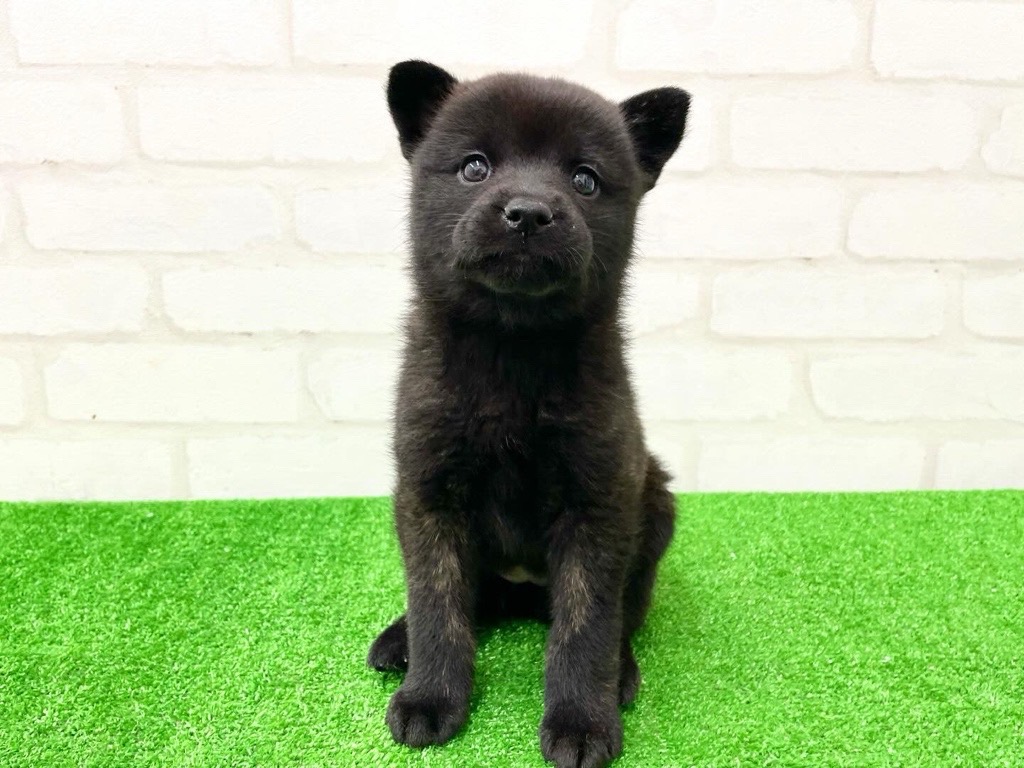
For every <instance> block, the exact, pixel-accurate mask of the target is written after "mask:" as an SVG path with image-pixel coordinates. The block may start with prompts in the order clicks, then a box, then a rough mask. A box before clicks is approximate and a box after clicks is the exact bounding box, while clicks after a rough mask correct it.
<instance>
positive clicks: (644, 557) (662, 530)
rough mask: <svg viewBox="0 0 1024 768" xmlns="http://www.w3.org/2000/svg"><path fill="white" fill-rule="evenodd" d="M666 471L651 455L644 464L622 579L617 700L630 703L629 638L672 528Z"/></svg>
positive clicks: (633, 668)
mask: <svg viewBox="0 0 1024 768" xmlns="http://www.w3.org/2000/svg"><path fill="white" fill-rule="evenodd" d="M668 480H669V476H668V473H667V472H665V470H664V469H662V467H661V465H660V464H659V463H658V460H657V459H655V458H654V457H653V456H652V457H650V460H649V462H648V465H647V478H646V480H645V482H644V492H643V501H642V504H643V527H642V528H641V533H640V549H639V551H638V552H637V555H636V560H635V561H634V563H633V567H632V569H631V570H630V574H629V578H628V579H627V581H626V589H625V592H624V594H623V601H622V609H623V616H622V647H621V652H620V660H619V703H620V704H622V705H623V706H625V705H628V704H630V703H631V702H632V701H633V698H634V697H635V696H636V692H637V689H638V688H639V687H640V668H639V667H638V666H637V663H636V657H635V656H634V655H633V646H632V645H631V644H630V638H631V637H632V636H633V633H634V632H636V631H637V630H638V629H639V628H640V627H641V625H642V624H643V623H644V618H645V617H646V616H647V610H648V608H650V605H651V592H652V591H653V589H654V578H655V576H656V575H657V570H658V561H659V560H661V556H662V555H664V554H665V550H666V549H667V548H668V545H669V542H670V541H671V540H672V533H673V531H674V530H675V519H676V506H675V499H674V498H673V496H672V494H671V493H669V491H668V488H667V487H666V486H667V483H668Z"/></svg>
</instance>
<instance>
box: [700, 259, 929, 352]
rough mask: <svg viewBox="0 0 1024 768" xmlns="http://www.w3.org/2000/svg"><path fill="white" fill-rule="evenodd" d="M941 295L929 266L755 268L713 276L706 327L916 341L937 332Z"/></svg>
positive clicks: (740, 333)
mask: <svg viewBox="0 0 1024 768" xmlns="http://www.w3.org/2000/svg"><path fill="white" fill-rule="evenodd" d="M945 298H946V292H945V288H944V286H943V284H942V280H941V278H940V277H939V276H938V275H936V274H935V273H934V272H931V271H929V272H914V273H896V274H892V273H865V271H864V270H863V269H855V268H847V267H820V266H817V265H816V266H807V267H804V266H799V267H787V268H784V269H779V268H767V267H755V268H752V269H745V270H738V271H730V272H723V273H721V274H719V275H718V276H717V277H716V278H715V282H714V292H713V295H712V308H711V329H712V330H714V331H717V332H718V333H722V334H726V335H730V336H748V337H791V338H831V337H847V338H886V337H890V338H913V339H923V338H927V337H929V336H935V335H937V334H938V333H939V332H940V331H941V330H942V326H943V316H944V305H945Z"/></svg>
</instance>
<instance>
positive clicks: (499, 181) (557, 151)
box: [388, 62, 688, 325]
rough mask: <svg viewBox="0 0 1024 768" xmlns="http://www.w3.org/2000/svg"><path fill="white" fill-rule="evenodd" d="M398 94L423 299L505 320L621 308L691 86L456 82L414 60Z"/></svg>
mask: <svg viewBox="0 0 1024 768" xmlns="http://www.w3.org/2000/svg"><path fill="white" fill-rule="evenodd" d="M388 99H389V105H390V106H391V111H392V115H393V116H394V118H395V123H396V125H397V126H398V129H399V138H400V141H401V144H402V150H403V153H404V154H405V155H406V157H407V158H408V159H409V160H410V162H411V166H412V173H413V190H412V208H411V222H410V223H411V233H412V238H413V246H414V274H415V278H416V283H417V288H418V290H419V293H420V296H421V298H423V299H425V300H427V301H433V302H443V304H444V306H445V307H447V308H448V309H449V310H450V311H452V312H454V313H456V314H457V315H459V316H460V317H462V318H464V319H469V320H476V321H498V322H501V323H502V324H504V325H543V324H547V323H556V322H560V321H564V320H566V319H568V318H571V317H574V316H579V315H582V314H584V313H586V312H588V311H593V310H595V309H599V308H601V307H606V308H607V307H611V308H612V309H614V307H615V305H616V302H617V301H618V296H619V292H620V287H621V282H622V276H623V273H624V271H625V268H626V264H627V261H628V258H629V255H630V250H631V246H632V241H633V225H634V220H635V216H636V210H637V205H638V204H639V201H640V198H641V196H642V195H643V193H644V192H645V191H646V190H647V189H649V188H650V187H651V186H652V185H653V183H654V181H655V179H656V178H657V175H658V173H659V172H660V170H661V166H662V165H663V164H664V162H665V160H667V159H668V157H669V156H670V155H671V154H672V152H673V151H674V150H675V148H676V146H677V145H678V143H679V140H680V138H681V135H682V131H683V123H684V121H685V115H686V107H687V102H688V99H687V97H686V95H685V94H684V93H683V92H682V91H678V90H675V89H662V90H661V91H653V92H648V93H647V94H641V96H639V97H634V99H632V100H630V101H629V102H625V103H624V104H623V105H616V104H613V103H612V102H609V101H606V100H605V99H603V98H601V97H600V96H598V95H597V94H595V93H593V92H591V91H589V90H587V89H584V88H581V87H579V86H575V85H572V84H570V83H567V82H564V81H561V80H546V79H540V78H534V77H527V76H521V75H496V76H492V77H488V78H484V79H481V80H477V81H473V82H468V83H457V82H456V81H455V80H454V78H452V77H451V76H450V75H448V74H447V73H446V72H444V71H443V70H440V69H438V68H437V67H434V66H433V65H429V64H425V63H423V62H406V63H404V64H400V65H398V66H396V67H395V68H394V69H393V70H392V74H391V79H390V81H389V88H388ZM636 100H645V101H643V103H640V102H638V101H636ZM638 137H639V139H640V140H642V141H643V142H645V143H644V144H642V145H641V144H638Z"/></svg>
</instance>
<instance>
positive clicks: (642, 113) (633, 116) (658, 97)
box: [619, 88, 690, 187]
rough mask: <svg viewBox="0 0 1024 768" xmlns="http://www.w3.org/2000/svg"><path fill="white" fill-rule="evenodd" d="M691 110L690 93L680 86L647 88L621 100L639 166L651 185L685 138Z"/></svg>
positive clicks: (621, 109) (622, 110)
mask: <svg viewBox="0 0 1024 768" xmlns="http://www.w3.org/2000/svg"><path fill="white" fill-rule="evenodd" d="M689 110H690V94H688V93H687V92H686V91H684V90H682V89H680V88H656V89H654V90H653V91H644V92H643V93H638V94H637V95H636V96H633V97H632V98H629V99H626V100H625V101H624V102H622V103H621V104H619V111H621V112H622V116H623V117H624V118H625V119H626V127H627V128H628V129H629V135H630V136H631V137H632V139H633V146H635V147H636V152H637V159H638V160H639V161H640V167H641V168H643V169H644V171H645V172H646V173H647V175H648V177H649V178H650V186H652V187H653V186H654V183H655V182H656V181H657V180H658V176H659V175H661V169H662V168H663V167H664V166H665V163H666V162H668V159H669V158H670V157H672V154H673V153H674V152H675V151H676V148H677V147H678V146H679V142H680V141H682V139H683V130H684V129H685V128H686V113H687V112H689Z"/></svg>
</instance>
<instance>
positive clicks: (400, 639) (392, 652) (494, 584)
mask: <svg viewBox="0 0 1024 768" xmlns="http://www.w3.org/2000/svg"><path fill="white" fill-rule="evenodd" d="M477 616H478V617H479V618H480V619H481V620H483V621H485V622H493V621H498V620H501V619H506V618H510V619H537V620H540V621H544V620H546V619H548V618H549V616H548V599H547V593H546V591H545V589H544V587H540V586H537V585H536V584H529V583H527V584H511V583H509V582H507V581H505V580H504V579H502V578H501V577H499V576H488V577H487V578H485V579H484V580H483V581H482V582H481V584H480V592H479V599H478V605H477ZM366 664H367V665H368V666H370V667H373V668H374V669H376V670H378V671H379V672H404V671H405V670H406V668H407V667H408V666H409V637H408V634H407V630H406V626H405V616H404V615H402V616H399V617H398V618H397V619H396V620H395V621H394V623H392V624H391V626H389V627H388V628H387V629H385V630H384V631H383V632H381V633H380V634H379V635H378V636H377V639H376V640H374V641H373V645H371V646H370V653H369V655H368V656H367V659H366Z"/></svg>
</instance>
